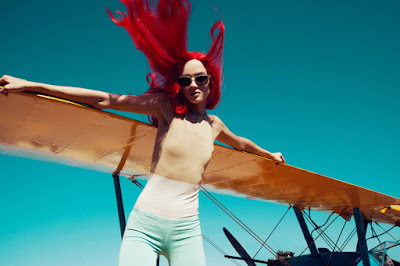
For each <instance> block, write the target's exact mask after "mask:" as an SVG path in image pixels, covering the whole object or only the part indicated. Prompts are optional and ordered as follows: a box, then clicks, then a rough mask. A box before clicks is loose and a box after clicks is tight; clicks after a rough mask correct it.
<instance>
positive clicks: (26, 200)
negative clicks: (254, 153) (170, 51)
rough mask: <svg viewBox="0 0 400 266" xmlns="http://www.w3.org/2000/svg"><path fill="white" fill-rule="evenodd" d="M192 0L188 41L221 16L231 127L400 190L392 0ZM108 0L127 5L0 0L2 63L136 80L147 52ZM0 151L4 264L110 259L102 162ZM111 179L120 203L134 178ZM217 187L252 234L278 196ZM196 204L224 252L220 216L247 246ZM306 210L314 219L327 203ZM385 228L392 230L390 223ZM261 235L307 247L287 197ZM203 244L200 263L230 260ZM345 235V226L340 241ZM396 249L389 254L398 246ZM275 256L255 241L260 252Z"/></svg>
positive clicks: (198, 42) (196, 44)
mask: <svg viewBox="0 0 400 266" xmlns="http://www.w3.org/2000/svg"><path fill="white" fill-rule="evenodd" d="M192 3H193V8H192V17H191V20H190V27H189V48H190V49H191V50H200V51H206V50H207V49H208V47H209V45H210V43H211V41H210V37H209V30H210V28H211V26H212V24H213V23H214V22H215V21H216V20H218V19H219V16H218V14H217V13H216V12H215V11H214V9H213V7H212V5H213V6H215V7H216V8H217V9H218V12H219V13H221V14H222V17H223V20H224V23H225V26H226V35H225V50H224V65H225V67H224V76H225V82H224V86H223V95H222V102H221V104H220V105H219V107H218V108H217V109H215V110H213V111H211V113H213V114H217V115H218V116H220V117H221V119H222V120H223V121H224V122H225V124H226V125H227V126H228V127H229V128H230V129H231V130H232V131H233V132H234V133H236V134H238V135H240V136H244V137H247V138H250V139H251V140H253V141H254V142H256V143H257V144H259V145H260V146H262V147H264V148H266V149H268V150H270V151H272V152H276V151H280V152H282V153H283V154H284V156H285V158H286V160H287V162H288V163H289V164H291V165H294V166H297V167H300V168H304V169H307V170H310V171H313V172H317V173H320V174H323V175H327V176H330V177H334V178H337V179H340V180H343V181H346V182H350V183H353V184H356V185H360V186H363V187H366V188H369V189H373V190H376V191H379V192H382V193H385V194H388V195H391V196H395V197H400V193H399V189H398V185H399V171H398V166H399V163H398V161H399V159H400V156H399V153H398V150H399V148H400V138H399V135H400V120H399V114H400V105H399V104H398V101H399V96H400V93H399V89H400V75H399V73H400V63H399V62H400V50H399V47H400V37H399V33H398V30H399V26H400V17H399V15H398V14H399V10H400V2H399V1H395V0H393V1H389V0H387V1H352V0H351V1H320V0H318V1H317V0H316V1H311V0H307V1H295V0H293V1H289V0H285V1H270V0H256V1H245V2H244V1H239V0H230V1H228V0H220V1H218V0H209V1H201V0H193V1H192ZM105 8H109V9H110V10H112V11H114V10H122V9H123V6H122V4H120V3H119V2H118V1H116V0H115V1H114V0H97V1H94V0H90V1H89V0H83V1H78V0H69V1H66V0H58V1H49V0H37V1H22V0H13V1H4V0H2V1H1V21H0V31H1V36H2V41H1V42H0V51H1V64H0V75H3V74H9V75H14V76H17V77H22V78H25V79H28V80H33V81H40V82H45V83H51V84H58V85H70V86H80V87H86V88H91V89H98V90H104V91H109V92H113V93H120V94H123V93H132V94H139V93H143V92H145V91H146V90H147V88H148V85H147V83H146V81H145V75H146V74H147V73H148V65H147V63H146V60H145V58H144V56H143V55H142V54H141V53H140V52H139V51H136V50H135V49H134V46H133V44H132V42H131V40H130V38H129V36H128V34H127V33H126V32H125V31H124V30H123V29H122V28H119V27H117V26H116V25H114V24H113V23H112V22H111V20H110V19H109V17H108V15H107V13H106V11H105ZM0 96H1V95H0ZM125 115H127V116H129V117H133V118H136V119H139V120H142V121H145V120H146V119H147V118H145V117H140V116H137V115H131V114H125ZM0 119H1V118H0ZM0 122H1V120H0ZM0 134H1V132H0ZM0 153H2V151H1V150H0ZM0 163H1V172H0V176H1V179H0V204H1V205H0V206H1V212H0V264H1V265H17V266H20V265H29V266H35V265H40V266H44V265H116V261H117V257H118V250H119V245H120V235H119V223H118V216H117V209H116V205H115V196H114V188H113V181H112V178H111V175H110V174H108V173H101V172H96V171H93V170H86V169H78V168H74V167H69V166H63V165H59V164H54V163H48V162H42V161H37V160H32V159H26V158H20V157H14V156H8V155H3V154H0ZM121 182H122V190H123V196H124V204H125V211H126V214H128V213H129V212H130V210H131V208H132V207H133V204H134V201H135V199H136V197H137V196H138V194H139V193H140V189H139V188H137V187H136V186H134V185H133V184H131V183H130V181H129V180H125V179H124V180H122V181H121ZM338 193H340V191H338ZM217 197H218V199H219V200H220V201H222V202H223V203H224V204H225V205H226V206H227V207H228V208H230V209H231V210H232V211H234V213H235V214H236V215H237V216H238V217H240V218H241V219H242V220H243V221H244V222H245V223H246V224H248V226H250V227H251V228H252V229H254V231H255V232H256V233H257V234H259V235H260V236H261V237H262V238H266V237H267V236H268V234H269V233H270V232H271V230H272V229H273V227H274V226H275V224H276V222H278V221H279V219H280V217H281V216H282V215H283V214H284V212H285V211H286V209H287V207H286V206H280V205H275V204H270V203H264V202H260V201H254V200H246V199H241V198H234V197H230V196H221V195H217ZM200 217H201V222H202V229H203V232H204V234H205V235H206V236H207V237H208V238H210V239H212V240H213V241H214V242H215V243H217V244H218V245H219V246H220V247H221V248H223V249H224V250H225V251H226V252H227V253H229V254H231V255H235V252H234V251H233V249H232V248H231V247H230V245H229V243H228V241H227V240H226V238H225V236H224V235H223V233H222V227H223V226H226V227H227V228H228V229H230V230H231V231H232V232H233V233H234V235H235V236H236V237H237V238H238V239H239V240H240V242H242V243H243V244H244V245H245V246H246V249H247V250H248V251H249V253H250V254H251V255H254V254H255V252H256V251H257V250H258V247H259V246H258V244H257V243H256V242H255V241H254V240H252V239H251V238H250V237H249V236H248V235H247V234H246V233H245V232H243V231H242V230H241V229H240V228H239V227H238V226H237V225H235V224H234V223H232V222H231V221H230V220H229V218H228V217H226V216H225V215H224V214H223V213H222V212H221V211H220V210H219V209H218V208H217V207H215V206H214V205H213V204H212V203H211V202H210V201H209V200H208V199H206V198H204V197H203V196H201V198H200ZM313 217H315V219H316V220H317V222H319V223H323V222H324V221H325V219H326V218H327V214H321V213H315V214H313ZM342 223H343V220H342V219H338V220H337V221H336V222H335V224H334V226H333V228H332V229H330V233H331V235H332V236H333V238H334V239H335V237H337V233H338V231H339V230H340V229H341V226H342ZM353 225H354V223H353V221H351V222H350V223H349V225H347V227H346V229H345V230H349V231H350V230H351V228H350V227H353ZM384 227H385V228H388V227H387V226H384ZM379 230H380V231H379ZM396 230H397V231H396ZM377 231H378V233H379V232H382V231H381V229H379V228H378V229H377ZM392 232H393V231H392ZM393 235H394V236H395V237H396V238H397V239H398V238H400V234H399V230H398V229H395V230H394V232H393ZM388 239H390V238H388ZM268 243H269V244H270V245H271V246H272V247H273V248H274V249H275V250H292V251H295V252H296V254H300V253H301V252H302V251H303V249H304V248H305V247H306V246H305V241H304V239H303V237H302V235H301V232H300V229H299V226H298V224H297V221H296V220H295V216H294V214H293V212H292V211H290V212H289V214H288V215H287V217H286V218H285V220H284V222H283V224H282V225H280V226H279V227H278V230H277V233H276V234H275V235H274V236H273V237H272V238H271V239H270V240H269V241H268ZM204 245H205V250H206V256H207V261H208V264H209V265H225V264H226V265H229V261H227V260H226V259H224V258H223V256H222V255H221V254H220V253H219V252H217V251H216V250H215V249H214V248H213V247H211V246H210V245H209V244H207V243H205V244H204ZM317 245H318V246H325V247H326V245H324V244H323V243H322V242H320V241H317ZM375 245H376V242H373V241H372V240H371V241H369V242H368V246H369V248H372V247H373V246H375ZM354 249H355V241H354V240H353V241H352V242H351V243H350V244H349V245H348V246H347V248H346V250H349V251H352V250H354ZM306 253H308V251H306ZM397 253H398V254H396V251H395V250H393V251H392V254H391V255H392V257H394V258H397V259H398V260H400V251H399V250H397ZM271 257H272V255H271V254H269V253H268V252H267V251H265V250H263V251H262V252H261V253H260V254H259V255H258V256H257V259H267V258H271ZM162 263H163V264H162V265H166V264H165V261H163V262H162Z"/></svg>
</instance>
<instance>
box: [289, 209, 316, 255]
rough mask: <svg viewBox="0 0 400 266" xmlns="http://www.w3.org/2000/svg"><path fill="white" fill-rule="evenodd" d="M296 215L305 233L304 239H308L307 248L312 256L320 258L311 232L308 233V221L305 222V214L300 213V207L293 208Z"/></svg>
mask: <svg viewBox="0 0 400 266" xmlns="http://www.w3.org/2000/svg"><path fill="white" fill-rule="evenodd" d="M293 210H294V213H295V214H296V218H297V220H298V221H299V224H300V228H301V230H302V231H303V235H304V238H305V239H306V242H307V246H308V248H309V249H310V252H311V256H313V257H314V258H320V255H319V253H318V250H317V247H316V246H315V243H314V240H313V238H312V237H311V235H310V231H308V227H307V224H306V221H304V217H303V213H302V212H301V211H300V209H299V208H298V207H293Z"/></svg>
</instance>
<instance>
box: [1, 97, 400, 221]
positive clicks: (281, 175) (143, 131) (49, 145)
mask: <svg viewBox="0 0 400 266" xmlns="http://www.w3.org/2000/svg"><path fill="white" fill-rule="evenodd" d="M155 135H156V128H154V127H153V126H151V125H148V124H145V123H142V122H138V121H135V120H132V119H129V118H126V117H122V116H118V115H115V114H112V113H109V112H104V111H101V110H97V109H94V108H90V107H86V106H83V105H80V104H76V103H72V102H69V101H65V100H61V99H56V98H53V97H48V96H43V95H36V94H31V93H15V94H9V96H8V97H4V96H2V97H0V152H1V153H3V154H10V155H15V156H23V157H30V158H34V159H41V160H48V161H52V162H56V163H62V164H68V165H73V166H77V167H82V168H92V169H96V170H101V171H105V172H110V173H112V172H113V171H115V170H116V169H118V170H121V172H122V173H125V174H129V175H132V174H140V173H144V174H147V173H149V169H150V164H151V156H152V151H153V145H154V140H155ZM202 184H203V185H204V186H205V187H206V188H209V189H211V190H213V191H215V192H218V193H227V194H230V195H234V196H242V197H247V198H253V199H258V200H266V201H271V202H277V203H281V204H286V205H292V206H297V207H300V208H311V209H314V210H320V211H334V212H336V213H338V214H340V215H341V216H342V217H344V218H348V217H350V215H351V214H352V208H354V207H358V208H360V209H361V210H362V212H363V214H364V215H365V218H366V219H367V220H370V221H376V222H383V223H388V224H393V225H397V226H399V225H400V212H398V211H393V210H394V209H395V208H392V209H391V211H382V210H384V209H385V208H386V210H388V208H387V207H388V206H391V205H392V206H396V205H400V199H398V198H395V197H391V196H388V195H385V194H382V193H379V192H375V191H372V190H368V189H365V188H362V187H359V186H355V185H352V184H349V183H346V182H342V181H339V180H336V179H333V178H329V177H326V176H322V175H319V174H316V173H313V172H310V171H306V170H303V169H299V168H296V167H293V166H290V165H280V166H277V165H275V164H274V163H273V162H272V161H271V160H268V159H266V158H262V157H259V156H255V155H252V154H248V153H245V152H240V151H237V150H233V149H230V148H227V147H223V146H220V145H215V150H214V153H213V157H212V159H211V162H210V164H209V166H208V167H207V170H206V173H205V175H204V178H203V181H202Z"/></svg>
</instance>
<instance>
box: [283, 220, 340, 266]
mask: <svg viewBox="0 0 400 266" xmlns="http://www.w3.org/2000/svg"><path fill="white" fill-rule="evenodd" d="M306 216H307V215H306ZM338 217H339V215H338V216H336V218H335V219H333V221H332V222H331V223H330V224H329V225H328V226H327V227H326V228H325V229H324V230H322V232H321V233H320V234H319V235H318V236H317V237H316V238H315V239H313V243H315V241H316V240H317V239H318V238H319V237H320V236H321V235H322V234H323V233H324V232H325V230H326V229H328V228H329V226H331V224H332V223H333V222H334V221H336V219H337V218H338ZM310 245H311V243H310V244H309V245H307V247H306V248H305V249H304V250H303V251H302V252H301V253H300V255H298V256H297V258H296V259H295V260H294V261H293V262H292V263H291V264H290V265H294V264H295V262H296V261H297V260H298V259H299V258H300V256H301V255H303V253H304V252H305V251H306V250H307V249H308V248H309V247H310Z"/></svg>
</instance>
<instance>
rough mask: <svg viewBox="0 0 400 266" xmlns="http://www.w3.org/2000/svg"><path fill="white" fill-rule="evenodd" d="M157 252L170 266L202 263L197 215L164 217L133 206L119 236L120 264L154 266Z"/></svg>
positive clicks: (201, 265) (203, 265)
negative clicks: (120, 237) (181, 217)
mask: <svg viewBox="0 0 400 266" xmlns="http://www.w3.org/2000/svg"><path fill="white" fill-rule="evenodd" d="M158 255H163V256H165V257H166V258H167V260H168V262H169V265H170V266H188V265H190V266H205V265H206V260H205V256H204V250H203V241H202V235H201V230H200V222H199V218H198V217H197V216H196V217H190V218H185V219H166V218H163V217H160V216H157V215H153V214H150V213H147V212H144V211H140V210H137V209H133V210H132V212H131V214H130V216H129V219H128V222H127V225H126V228H125V233H124V237H123V239H122V244H121V249H120V254H119V263H118V265H119V266H155V265H156V260H157V256H158Z"/></svg>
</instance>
